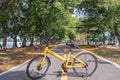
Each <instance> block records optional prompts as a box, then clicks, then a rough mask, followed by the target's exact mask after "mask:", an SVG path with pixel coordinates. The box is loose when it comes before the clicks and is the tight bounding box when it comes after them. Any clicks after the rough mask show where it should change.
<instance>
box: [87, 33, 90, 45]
mask: <svg viewBox="0 0 120 80" xmlns="http://www.w3.org/2000/svg"><path fill="white" fill-rule="evenodd" d="M87 45H90V43H89V31H87Z"/></svg>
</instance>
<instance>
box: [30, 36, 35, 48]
mask: <svg viewBox="0 0 120 80" xmlns="http://www.w3.org/2000/svg"><path fill="white" fill-rule="evenodd" d="M33 42H34V37H31V38H30V46H33Z"/></svg>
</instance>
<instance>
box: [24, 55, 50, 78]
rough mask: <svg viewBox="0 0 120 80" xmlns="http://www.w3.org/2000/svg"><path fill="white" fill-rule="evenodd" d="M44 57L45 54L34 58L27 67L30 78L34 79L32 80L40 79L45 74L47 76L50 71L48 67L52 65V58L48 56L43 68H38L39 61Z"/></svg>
mask: <svg viewBox="0 0 120 80" xmlns="http://www.w3.org/2000/svg"><path fill="white" fill-rule="evenodd" d="M43 57H44V56H43V55H39V56H37V57H35V58H33V59H32V60H31V61H30V62H29V63H28V65H27V69H26V74H27V76H28V77H29V78H30V79H32V80H37V79H40V78H42V77H43V76H45V74H46V72H47V71H48V68H49V66H50V60H49V58H48V57H47V56H46V59H45V61H44V64H43V66H42V68H41V69H40V68H38V63H39V61H40V59H41V58H43Z"/></svg>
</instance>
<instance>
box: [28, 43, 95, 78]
mask: <svg viewBox="0 0 120 80" xmlns="http://www.w3.org/2000/svg"><path fill="white" fill-rule="evenodd" d="M69 46H73V45H72V44H69ZM47 54H51V55H52V56H54V57H56V58H57V59H59V60H60V61H62V69H63V70H64V71H65V72H67V69H73V71H74V72H75V73H76V74H77V75H78V76H80V77H88V76H91V75H92V74H93V73H94V72H95V71H96V68H97V58H96V57H95V56H94V55H93V54H91V53H88V52H85V51H81V52H79V53H77V54H76V55H72V53H71V51H69V52H68V54H67V56H66V57H62V56H60V55H58V54H56V53H55V52H53V51H52V50H51V49H49V47H48V45H45V47H44V50H43V53H42V54H40V55H38V56H36V57H34V58H33V59H32V60H30V62H29V63H28V65H27V68H26V73H27V75H28V77H29V78H30V79H32V80H36V79H39V78H42V77H43V76H45V75H46V72H47V71H48V69H49V67H50V65H51V61H50V58H49V57H48V56H47Z"/></svg>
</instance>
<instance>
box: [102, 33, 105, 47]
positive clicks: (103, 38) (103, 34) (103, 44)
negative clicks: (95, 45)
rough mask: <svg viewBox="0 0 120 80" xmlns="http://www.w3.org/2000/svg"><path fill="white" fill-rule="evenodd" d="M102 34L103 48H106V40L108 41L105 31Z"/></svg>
mask: <svg viewBox="0 0 120 80" xmlns="http://www.w3.org/2000/svg"><path fill="white" fill-rule="evenodd" d="M102 34H103V47H104V48H106V44H105V40H106V38H105V34H104V31H103V32H102Z"/></svg>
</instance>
